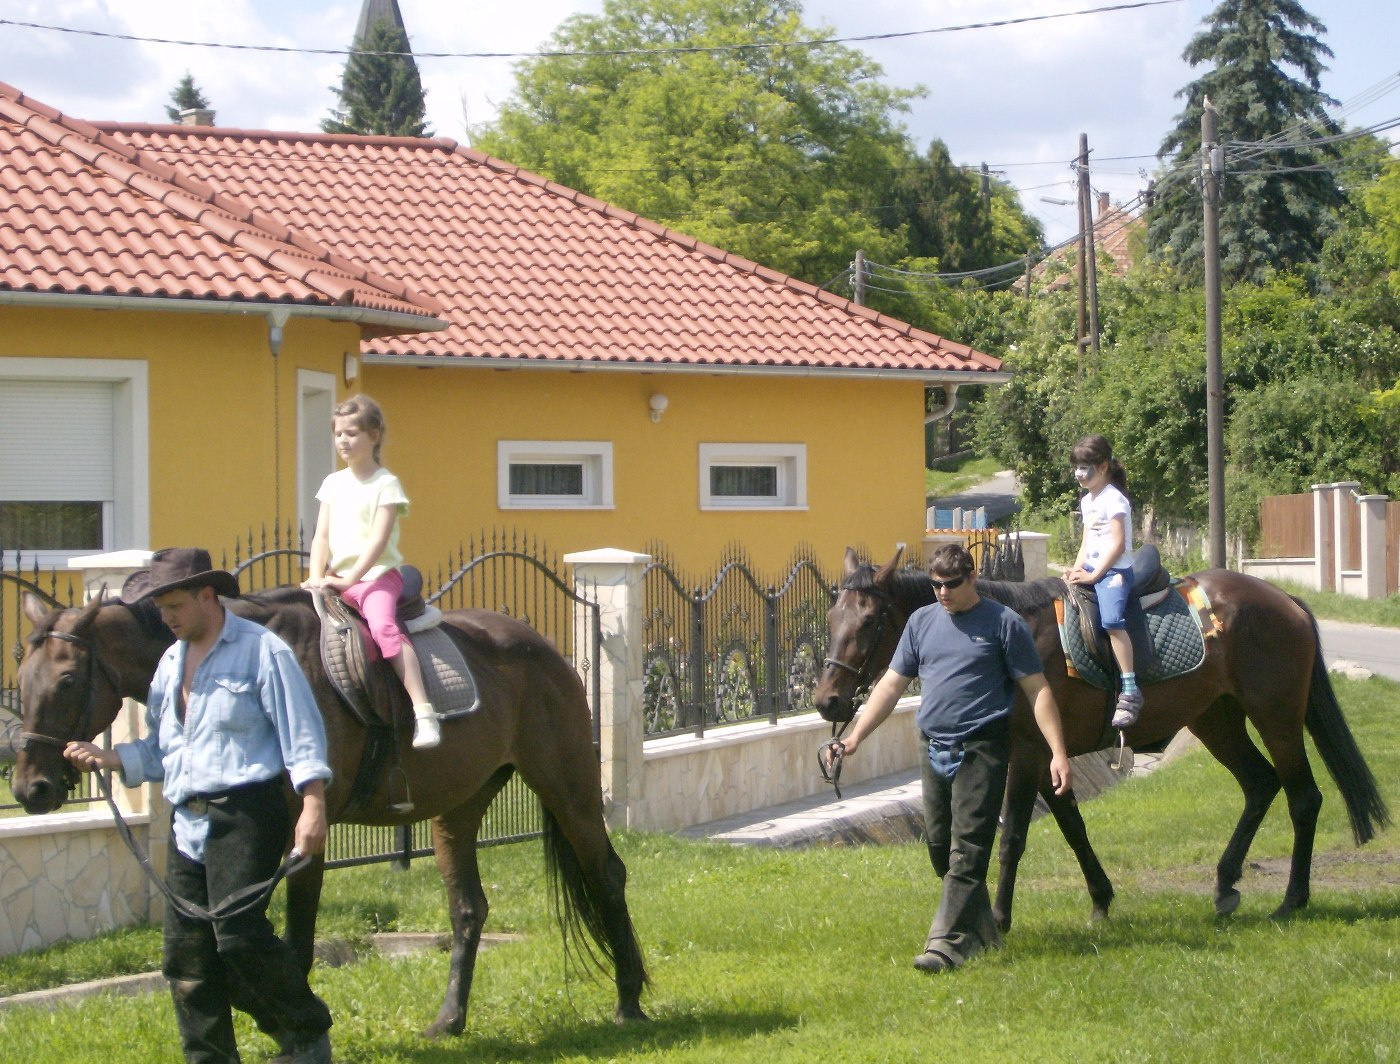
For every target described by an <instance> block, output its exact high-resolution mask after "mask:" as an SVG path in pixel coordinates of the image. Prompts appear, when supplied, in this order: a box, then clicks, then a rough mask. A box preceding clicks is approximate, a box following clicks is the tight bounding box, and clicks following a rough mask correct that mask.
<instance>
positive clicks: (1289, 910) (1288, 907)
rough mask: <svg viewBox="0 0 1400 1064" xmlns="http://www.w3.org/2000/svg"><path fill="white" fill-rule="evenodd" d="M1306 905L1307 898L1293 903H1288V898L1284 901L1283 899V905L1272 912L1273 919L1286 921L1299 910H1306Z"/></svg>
mask: <svg viewBox="0 0 1400 1064" xmlns="http://www.w3.org/2000/svg"><path fill="white" fill-rule="evenodd" d="M1307 905H1308V899H1307V898H1304V899H1303V900H1302V901H1296V902H1295V901H1290V900H1289V899H1288V898H1284V899H1283V904H1282V905H1280V906H1279V907H1278V908H1277V909H1275V910H1274V916H1273V918H1274V919H1275V920H1286V919H1288V918H1289V917H1290V916H1292V915H1293V914H1294V913H1296V912H1297V911H1298V910H1299V909H1305V908H1307Z"/></svg>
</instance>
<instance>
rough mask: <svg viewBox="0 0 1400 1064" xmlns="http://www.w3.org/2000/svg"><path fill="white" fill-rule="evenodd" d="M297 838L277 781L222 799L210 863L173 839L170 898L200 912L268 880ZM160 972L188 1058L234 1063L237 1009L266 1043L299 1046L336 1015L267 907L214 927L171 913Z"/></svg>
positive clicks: (203, 1063)
mask: <svg viewBox="0 0 1400 1064" xmlns="http://www.w3.org/2000/svg"><path fill="white" fill-rule="evenodd" d="M290 831H291V820H290V815H289V813H288V811H287V804H286V800H285V799H284V797H283V784H282V780H281V779H274V780H269V781H267V782H265V783H254V784H249V785H248V786H245V787H238V788H235V789H234V790H230V791H226V792H224V793H223V794H222V795H220V796H218V797H216V798H212V799H211V800H210V802H209V841H208V843H207V845H206V847H205V852H204V862H203V863H202V864H201V863H199V862H196V861H191V860H190V859H189V858H188V857H186V856H185V855H184V854H182V853H180V852H179V850H177V849H176V848H175V842H174V836H173V835H172V836H171V842H170V857H169V873H168V877H167V878H168V881H169V884H170V887H171V889H172V890H174V892H175V893H176V894H177V895H179V896H180V897H182V898H185V899H186V900H188V901H192V902H194V903H195V904H196V905H200V906H202V907H204V908H206V909H207V908H211V907H213V906H215V905H218V904H219V903H220V902H222V901H223V900H224V899H225V898H227V897H228V896H229V895H230V894H232V893H234V892H235V891H237V890H239V889H240V888H242V887H246V886H248V885H250V884H253V883H259V882H262V881H264V880H267V879H270V878H271V877H272V874H273V873H274V872H275V871H276V870H277V866H278V864H279V863H280V862H281V860H282V851H283V849H284V848H285V846H286V844H287V839H288V836H289V834H290ZM161 971H162V972H163V973H164V974H165V977H166V978H167V979H168V980H170V994H171V997H172V998H173V999H174V1003H175V1019H176V1022H177V1023H178V1024H179V1027H180V1044H181V1046H182V1047H183V1048H184V1051H185V1059H186V1060H187V1061H191V1062H199V1064H229V1062H236V1061H237V1060H238V1059H239V1057H238V1046H237V1044H236V1042H235V1040H234V1035H233V1013H232V1011H231V1007H236V1008H238V1009H240V1010H241V1011H243V1012H246V1013H248V1014H249V1015H250V1016H252V1017H253V1019H254V1020H255V1021H256V1022H257V1025H258V1027H259V1028H261V1029H262V1030H263V1031H264V1032H266V1033H267V1034H270V1035H272V1036H273V1037H276V1038H287V1039H290V1040H292V1041H295V1042H308V1041H313V1040H315V1039H316V1038H319V1037H320V1036H321V1034H323V1033H324V1032H325V1031H326V1030H328V1029H329V1028H330V1025H331V1014H330V1010H329V1009H327V1008H326V1006H325V1003H324V1002H323V1001H321V999H320V998H318V997H317V996H316V995H315V994H313V993H312V992H311V987H310V986H309V985H308V984H307V981H306V973H305V972H303V971H302V970H301V966H300V965H299V964H298V963H297V961H296V957H295V956H294V955H293V953H292V950H291V948H290V947H289V946H288V945H287V944H286V943H285V942H283V941H282V939H280V938H279V937H278V936H277V934H276V932H274V931H273V929H272V924H271V922H269V920H268V918H267V905H266V903H264V904H263V905H260V906H257V907H256V908H254V909H252V910H251V911H249V912H246V913H243V914H241V915H239V916H234V917H231V918H229V919H227V920H220V921H218V922H217V923H214V924H212V925H211V924H208V923H205V922H203V921H200V920H191V919H189V918H187V917H185V916H182V915H180V913H178V912H176V911H175V909H174V908H173V907H172V906H170V905H167V906H166V908H165V948H164V951H163V958H162V965H161Z"/></svg>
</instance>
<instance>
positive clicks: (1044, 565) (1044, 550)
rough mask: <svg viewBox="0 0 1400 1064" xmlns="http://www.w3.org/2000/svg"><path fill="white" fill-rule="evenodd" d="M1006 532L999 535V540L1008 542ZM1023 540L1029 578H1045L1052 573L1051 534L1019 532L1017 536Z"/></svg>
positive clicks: (1027, 576)
mask: <svg viewBox="0 0 1400 1064" xmlns="http://www.w3.org/2000/svg"><path fill="white" fill-rule="evenodd" d="M1007 538H1008V537H1007V535H1006V533H1004V532H1003V533H1002V534H1001V535H999V536H997V540H998V541H999V542H1001V543H1002V544H1005V543H1006V540H1007ZM1014 538H1019V539H1020V541H1021V559H1022V561H1024V562H1025V565H1026V579H1027V580H1043V579H1045V577H1047V576H1049V575H1050V536H1049V535H1048V534H1047V533H1045V532H1018V533H1016V537H1014Z"/></svg>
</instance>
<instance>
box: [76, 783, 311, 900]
mask: <svg viewBox="0 0 1400 1064" xmlns="http://www.w3.org/2000/svg"><path fill="white" fill-rule="evenodd" d="M93 775H94V776H96V777H97V787H98V790H100V791H101V792H102V797H103V798H104V799H106V801H107V808H109V809H111V811H112V818H113V820H114V821H115V822H116V828H117V834H118V835H120V836H121V840H122V842H124V843H126V848H127V849H128V850H130V851H131V854H132V856H133V857H135V858H136V863H137V864H139V865H140V866H141V870H142V871H143V872H145V873H146V877H147V878H148V879H149V880H150V881H151V882H152V883H153V884H155V886H156V889H157V890H159V891H160V892H161V893H162V894H164V895H165V898H166V900H167V901H168V902H170V906H171V908H173V909H174V910H175V911H176V912H178V913H179V914H180V915H181V916H184V917H185V918H186V919H189V920H199V921H202V922H203V923H206V924H212V923H215V922H216V921H219V920H227V919H229V918H231V917H234V916H242V915H243V914H244V913H246V912H251V911H252V910H253V909H256V908H258V907H259V906H260V905H264V904H266V902H267V900H268V899H269V898H270V897H272V892H273V891H274V890H276V889H277V884H278V883H280V882H282V880H283V879H285V878H286V877H287V876H289V875H292V874H293V873H295V872H300V871H301V870H302V869H303V868H305V867H306V866H307V865H309V864H310V863H311V862H312V860H313V859H314V855H313V854H309V853H300V852H298V851H297V850H293V851H292V852H291V853H289V854H287V856H286V857H285V858H284V859H283V861H282V863H281V864H280V865H278V866H277V871H276V872H274V873H272V878H271V879H268V880H264V881H263V882H261V883H250V884H249V885H248V886H246V887H240V888H239V889H238V890H235V891H234V892H233V893H232V894H230V895H229V896H228V897H227V898H225V899H224V900H223V901H221V902H219V904H218V905H215V906H214V907H213V908H211V909H206V908H204V907H203V906H201V905H197V904H195V903H194V902H192V901H190V900H189V899H188V898H182V897H180V896H179V895H178V894H176V893H175V892H174V891H173V890H171V889H170V884H168V883H167V882H166V881H165V880H164V879H162V878H161V876H160V873H159V872H157V871H156V870H155V866H153V865H152V864H151V858H150V856H149V855H148V854H147V853H146V851H145V850H144V849H142V847H141V844H140V843H139V842H137V841H136V837H135V836H134V835H132V834H131V828H130V827H128V826H127V823H126V821H125V820H124V819H123V818H122V814H121V810H120V809H118V808H117V803H116V801H115V800H114V799H113V798H112V788H111V785H110V784H108V782H107V775H106V773H104V772H103V771H101V770H100V769H99V770H97V771H95V772H94V773H93Z"/></svg>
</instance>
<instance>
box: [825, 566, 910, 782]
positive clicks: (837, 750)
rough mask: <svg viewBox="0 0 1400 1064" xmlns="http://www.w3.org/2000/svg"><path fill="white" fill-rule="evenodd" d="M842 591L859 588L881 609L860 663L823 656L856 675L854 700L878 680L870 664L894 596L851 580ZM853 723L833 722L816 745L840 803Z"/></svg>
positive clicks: (889, 618)
mask: <svg viewBox="0 0 1400 1064" xmlns="http://www.w3.org/2000/svg"><path fill="white" fill-rule="evenodd" d="M841 590H842V591H858V592H860V593H861V594H863V595H872V596H874V597H875V599H876V600H877V601H878V602H879V603H880V611H879V613H877V614H876V615H875V633H874V635H873V636H871V639H870V649H869V650H867V651H866V652H865V657H864V658H863V659H862V660H861V663H860V664H859V665H848V664H847V663H846V662H844V661H841V660H839V659H838V658H823V659H822V665H823V666H824V667H827V666H829V667H831V668H835V669H840V670H841V671H842V672H846V673H849V674H850V675H852V676H854V677H855V679H856V688H855V690H854V691H853V692H852V693H851V698H852V699H853V700H854V699H856V698H859V697H860V695H861V694H862V693H864V692H867V691H869V690H870V685H871V684H872V683H873V682H874V680H875V677H874V676H873V675H871V673H872V672H873V670H872V669H871V667H870V666H871V663H872V662H873V661H874V660H875V654H876V653H877V652H878V651H879V649H880V642H881V640H882V639H883V638H884V635H885V625H886V624H888V623H890V622H891V621H892V619H893V617H894V599H892V598H891V597H890V596H889V594H888V593H887V592H884V591H881V590H879V589H878V588H873V587H866V588H856V587H852V586H851V585H850V583H849V582H847V583H845V584H842V585H841ZM854 716H855V715H854V714H852V719H854ZM850 723H851V721H850V720H847V721H844V722H842V723H841V724H839V725H838V724H836V723H834V722H833V723H832V725H831V738H830V739H828V740H827V741H826V742H824V743H822V744H821V746H819V747H817V767H818V768H819V769H821V774H822V779H824V780H826V782H827V783H829V784H831V786H832V787H833V788H835V790H836V800H837V801H838V802H839V801H840V800H841V764H842V762H843V761H844V759H845V756H846V745H845V743H843V742H842V741H841V736H842V735H843V734H845V731H846V729H847V727H849V726H850ZM823 755H825V756H823Z"/></svg>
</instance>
